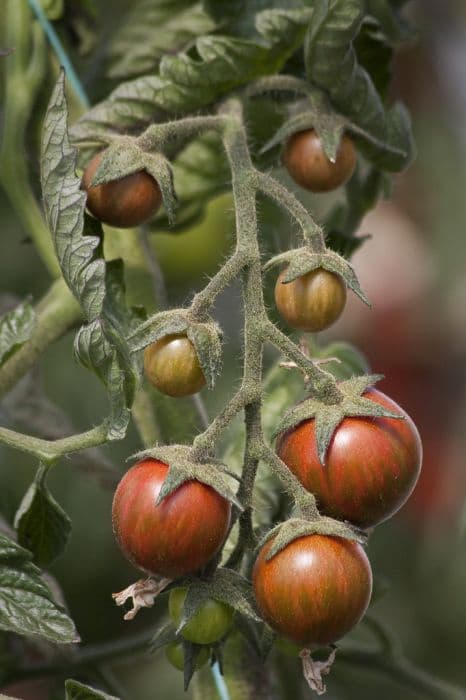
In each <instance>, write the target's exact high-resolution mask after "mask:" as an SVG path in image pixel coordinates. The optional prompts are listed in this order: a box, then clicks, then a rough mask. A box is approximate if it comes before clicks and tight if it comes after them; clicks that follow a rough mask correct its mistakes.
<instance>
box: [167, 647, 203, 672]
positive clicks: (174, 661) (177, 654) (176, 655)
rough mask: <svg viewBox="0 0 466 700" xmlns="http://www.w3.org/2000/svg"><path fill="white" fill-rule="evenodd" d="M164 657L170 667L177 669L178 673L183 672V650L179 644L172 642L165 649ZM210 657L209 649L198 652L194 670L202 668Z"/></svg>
mask: <svg viewBox="0 0 466 700" xmlns="http://www.w3.org/2000/svg"><path fill="white" fill-rule="evenodd" d="M165 656H166V657H167V659H168V661H169V662H170V663H171V665H172V666H174V667H175V668H177V669H178V670H179V671H183V670H184V649H183V644H182V643H181V642H172V643H171V644H168V645H167V646H166V647H165ZM209 656H210V650H209V647H204V648H203V649H201V650H200V652H199V654H198V655H197V658H196V670H197V669H199V668H201V666H204V665H205V664H206V663H207V662H208V660H209Z"/></svg>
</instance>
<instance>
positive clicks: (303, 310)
mask: <svg viewBox="0 0 466 700" xmlns="http://www.w3.org/2000/svg"><path fill="white" fill-rule="evenodd" d="M285 276H286V269H285V270H283V271H282V272H281V273H280V275H279V276H278V278H277V282H276V285H275V303H276V305H277V309H278V312H279V314H280V316H281V317H282V318H283V320H284V321H286V322H287V324H288V325H289V326H291V327H292V328H296V329H298V330H302V331H311V332H313V333H316V332H318V331H322V330H324V329H325V328H328V327H329V326H331V325H332V323H334V321H336V320H337V318H339V316H340V315H341V313H342V311H343V309H344V308H345V303H346V285H345V282H344V280H343V279H342V278H341V277H340V275H337V274H335V273H334V272H329V271H328V270H324V269H323V268H321V267H319V268H317V269H316V270H312V271H311V272H307V273H306V274H305V275H302V276H301V277H297V278H296V279H294V280H293V281H292V282H286V283H285V282H284V281H283V280H284V278H285Z"/></svg>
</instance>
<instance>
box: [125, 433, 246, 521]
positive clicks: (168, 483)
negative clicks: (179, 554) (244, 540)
mask: <svg viewBox="0 0 466 700" xmlns="http://www.w3.org/2000/svg"><path fill="white" fill-rule="evenodd" d="M147 457H152V459H158V460H159V461H161V462H164V463H165V464H168V467H169V469H168V474H167V476H166V478H165V481H164V482H163V485H162V488H161V490H160V493H159V497H158V499H157V503H161V501H163V499H164V498H166V497H167V496H169V495H170V494H171V493H173V492H174V491H176V489H177V488H179V487H180V486H181V485H182V484H184V483H185V482H186V481H199V482H201V483H202V484H206V485H207V486H210V487H211V488H213V489H214V490H215V491H217V492H218V493H219V494H220V495H221V496H223V497H224V498H226V499H227V500H228V501H230V502H231V503H233V504H234V505H235V506H236V507H237V508H238V509H239V510H243V507H242V505H241V503H240V501H239V500H238V498H237V497H236V495H235V493H234V491H233V490H232V487H231V486H230V483H229V480H230V479H235V480H237V479H238V476H237V475H236V474H234V473H233V472H231V470H230V469H229V468H228V467H227V465H225V464H223V463H222V462H220V461H217V460H214V459H210V460H209V461H208V462H199V461H196V460H195V459H194V458H193V457H192V452H191V447H190V446H189V445H160V446H155V447H151V448H150V449H148V450H144V451H142V452H138V453H137V454H136V455H133V457H132V459H137V460H140V459H145V458H147Z"/></svg>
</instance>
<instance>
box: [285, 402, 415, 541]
mask: <svg viewBox="0 0 466 700" xmlns="http://www.w3.org/2000/svg"><path fill="white" fill-rule="evenodd" d="M365 396H366V397H367V398H368V399H370V400H371V401H373V402H374V403H376V404H378V405H379V406H383V407H384V408H386V409H388V410H389V411H392V412H393V413H394V414H396V415H399V416H401V420H400V419H398V418H387V417H382V418H376V417H371V418H357V417H355V418H351V417H347V418H345V419H344V420H343V421H342V422H341V423H340V425H339V426H338V427H337V429H336V430H335V433H334V434H333V437H332V440H331V442H330V445H329V448H328V452H327V455H326V459H325V464H321V462H320V459H319V455H318V452H317V443H316V425H315V421H314V420H308V421H303V423H301V424H300V425H297V426H296V427H295V428H293V429H291V430H290V431H288V432H286V433H285V434H284V435H282V436H280V438H279V441H278V444H277V451H278V454H279V455H280V457H281V459H283V461H284V462H285V464H286V465H287V466H288V468H289V469H290V470H291V471H292V472H293V473H294V474H296V476H297V477H298V479H299V480H300V481H301V483H302V484H303V485H304V486H305V487H306V488H307V489H308V490H309V491H311V492H312V493H314V494H315V496H316V498H317V501H318V504H319V508H320V509H321V511H322V512H323V513H327V514H328V515H331V516H332V517H336V518H339V519H341V520H349V521H350V522H352V523H354V524H355V525H357V526H358V527H363V528H366V527H373V526H374V525H377V524H378V523H380V522H382V521H383V520H386V519H387V518H390V517H391V516H392V515H393V514H394V513H396V511H397V510H399V509H400V508H401V506H402V505H403V503H405V501H406V500H407V499H408V498H409V495H410V494H411V492H412V491H413V489H414V487H415V485H416V482H417V479H418V477H419V473H420V470H421V460H422V446H421V441H420V438H419V433H418V431H417V428H416V426H415V425H414V423H413V421H412V420H411V418H410V417H409V416H408V415H407V414H406V413H405V412H404V411H403V409H402V408H400V407H399V406H398V405H397V404H396V403H395V402H394V401H392V400H391V399H389V398H388V396H385V394H383V393H382V392H381V391H377V390H376V389H371V390H369V391H368V392H366V394H365Z"/></svg>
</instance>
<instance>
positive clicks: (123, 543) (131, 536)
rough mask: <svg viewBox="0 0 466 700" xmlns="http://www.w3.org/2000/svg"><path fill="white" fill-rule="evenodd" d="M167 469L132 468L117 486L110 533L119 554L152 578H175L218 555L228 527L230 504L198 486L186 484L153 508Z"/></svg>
mask: <svg viewBox="0 0 466 700" xmlns="http://www.w3.org/2000/svg"><path fill="white" fill-rule="evenodd" d="M167 473H168V466H167V465H166V464H164V463H163V462H159V461H157V460H156V459H145V460H143V461H141V462H138V463H137V464H135V465H134V466H133V467H131V469H129V471H127V472H126V474H125V475H124V476H123V478H122V480H121V481H120V483H119V484H118V487H117V490H116V492H115V496H114V499H113V510H112V517H113V529H114V532H115V536H116V538H117V541H118V544H119V545H120V547H121V550H122V551H123V554H124V555H125V556H126V557H127V558H128V559H129V560H130V561H131V562H132V563H133V564H134V565H135V566H137V567H139V568H140V569H143V570H144V571H147V572H148V573H150V574H155V575H158V576H163V577H167V578H170V579H174V578H178V577H180V576H184V575H186V574H189V573H193V572H195V571H197V570H198V569H200V568H201V567H203V566H204V565H205V564H207V562H208V561H209V559H211V558H212V557H213V556H214V554H216V553H217V552H218V550H219V549H220V547H221V545H222V544H223V541H224V539H225V537H226V535H227V532H228V526H229V524H230V511H231V507H230V503H229V502H228V501H227V500H226V499H225V498H223V496H220V494H218V493H217V491H215V490H214V489H212V488H211V487H210V486H206V484H202V483H201V482H199V481H187V482H185V483H184V484H182V485H181V486H180V487H179V488H177V489H176V491H174V492H173V493H171V494H170V495H169V496H167V497H166V498H164V499H163V501H162V502H161V503H159V504H158V505H157V503H156V501H157V497H158V495H159V492H160V489H161V487H162V484H163V482H164V480H165V477H166V476H167Z"/></svg>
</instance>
